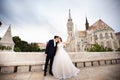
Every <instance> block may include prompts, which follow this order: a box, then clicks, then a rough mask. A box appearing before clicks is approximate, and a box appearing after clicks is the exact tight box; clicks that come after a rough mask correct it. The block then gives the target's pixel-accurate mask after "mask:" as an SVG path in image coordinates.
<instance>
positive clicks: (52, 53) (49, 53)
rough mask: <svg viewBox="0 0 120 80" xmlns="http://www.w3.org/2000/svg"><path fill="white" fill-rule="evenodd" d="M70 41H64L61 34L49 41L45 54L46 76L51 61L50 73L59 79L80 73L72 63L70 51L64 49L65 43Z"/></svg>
mask: <svg viewBox="0 0 120 80" xmlns="http://www.w3.org/2000/svg"><path fill="white" fill-rule="evenodd" d="M65 44H68V43H64V42H62V38H61V37H59V36H54V39H51V40H49V41H48V43H47V46H46V50H45V55H46V61H45V67H44V76H46V75H47V74H46V73H47V66H48V63H49V61H50V69H49V73H50V74H51V75H52V76H54V77H55V78H57V79H66V78H71V77H72V76H76V75H77V73H79V71H80V70H79V69H77V68H76V67H75V66H74V64H73V63H72V61H71V59H70V57H69V55H68V53H67V52H66V51H65V49H64V47H63V46H64V45H65Z"/></svg>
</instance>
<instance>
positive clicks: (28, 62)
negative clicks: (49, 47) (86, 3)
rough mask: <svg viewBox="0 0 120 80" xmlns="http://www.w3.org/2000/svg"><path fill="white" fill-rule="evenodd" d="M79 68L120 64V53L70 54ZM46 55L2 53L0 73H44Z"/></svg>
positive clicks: (38, 53)
mask: <svg viewBox="0 0 120 80" xmlns="http://www.w3.org/2000/svg"><path fill="white" fill-rule="evenodd" d="M68 53H69V55H70V58H71V60H72V62H73V63H75V66H77V67H88V66H99V65H107V64H117V63H120V52H68ZM44 63H45V55H44V53H40V52H0V73H13V72H28V71H42V70H43V65H44Z"/></svg>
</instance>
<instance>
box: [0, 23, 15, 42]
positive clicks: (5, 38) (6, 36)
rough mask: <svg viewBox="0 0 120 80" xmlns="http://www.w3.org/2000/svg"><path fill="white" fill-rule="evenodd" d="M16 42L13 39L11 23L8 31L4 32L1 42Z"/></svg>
mask: <svg viewBox="0 0 120 80" xmlns="http://www.w3.org/2000/svg"><path fill="white" fill-rule="evenodd" d="M2 43H3V44H14V42H13V40H12V35H11V24H10V25H9V27H8V29H7V31H6V33H5V34H4V36H3V37H2V39H1V40H0V44H2Z"/></svg>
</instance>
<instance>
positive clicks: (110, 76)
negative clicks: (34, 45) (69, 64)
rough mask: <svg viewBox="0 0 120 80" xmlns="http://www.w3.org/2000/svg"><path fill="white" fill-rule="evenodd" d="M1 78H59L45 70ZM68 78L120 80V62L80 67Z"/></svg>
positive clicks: (5, 79) (25, 79) (42, 79)
mask: <svg viewBox="0 0 120 80" xmlns="http://www.w3.org/2000/svg"><path fill="white" fill-rule="evenodd" d="M0 80H58V79H56V78H54V77H53V76H50V75H47V76H46V77H43V72H27V73H12V74H0ZM66 80H120V64H114V65H106V66H96V67H85V68H80V73H79V74H78V75H77V76H75V77H72V78H70V79H66Z"/></svg>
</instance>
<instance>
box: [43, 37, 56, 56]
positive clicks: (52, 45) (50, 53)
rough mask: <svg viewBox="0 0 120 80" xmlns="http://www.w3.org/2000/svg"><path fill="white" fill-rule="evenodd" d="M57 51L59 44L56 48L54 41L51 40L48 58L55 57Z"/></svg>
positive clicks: (47, 50)
mask: <svg viewBox="0 0 120 80" xmlns="http://www.w3.org/2000/svg"><path fill="white" fill-rule="evenodd" d="M56 49H57V43H56V46H55V47H54V40H53V39H52V40H49V42H48V43H47V46H46V50H45V54H47V56H48V57H54V56H55V53H56Z"/></svg>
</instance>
